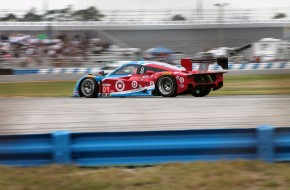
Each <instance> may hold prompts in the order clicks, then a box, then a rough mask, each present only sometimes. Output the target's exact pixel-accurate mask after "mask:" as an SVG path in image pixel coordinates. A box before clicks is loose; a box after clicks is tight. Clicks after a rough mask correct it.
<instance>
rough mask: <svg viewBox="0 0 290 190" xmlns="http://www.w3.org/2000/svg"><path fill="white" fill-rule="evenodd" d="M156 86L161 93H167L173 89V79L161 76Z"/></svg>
mask: <svg viewBox="0 0 290 190" xmlns="http://www.w3.org/2000/svg"><path fill="white" fill-rule="evenodd" d="M158 87H159V91H160V92H161V93H162V94H164V95H168V94H170V93H171V92H172V90H173V81H172V80H171V79H170V78H169V77H164V78H161V79H160V81H159V85H158Z"/></svg>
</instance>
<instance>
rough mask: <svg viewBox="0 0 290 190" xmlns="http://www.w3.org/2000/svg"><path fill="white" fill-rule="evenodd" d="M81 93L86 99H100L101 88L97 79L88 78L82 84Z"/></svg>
mask: <svg viewBox="0 0 290 190" xmlns="http://www.w3.org/2000/svg"><path fill="white" fill-rule="evenodd" d="M80 91H81V93H82V94H83V95H84V96H85V97H86V98H96V97H98V92H99V87H98V84H97V82H96V81H95V79H93V78H86V79H85V80H83V81H82V83H81V86H80Z"/></svg>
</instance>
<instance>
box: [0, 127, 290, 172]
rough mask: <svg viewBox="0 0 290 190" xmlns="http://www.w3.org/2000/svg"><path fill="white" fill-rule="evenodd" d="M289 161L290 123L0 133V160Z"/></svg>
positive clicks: (99, 162)
mask: <svg viewBox="0 0 290 190" xmlns="http://www.w3.org/2000/svg"><path fill="white" fill-rule="evenodd" d="M220 159H222V160H234V159H245V160H256V159H260V160H263V161H265V162H269V163H271V162H279V161H290V128H273V127H272V126H267V125H263V126H260V127H258V128H248V129H204V130H180V131H144V132H93V133H70V132H67V131H58V132H55V133H52V134H31V135H6V136H0V165H9V166H40V165H48V164H76V165H79V166H111V165H152V164H159V163H167V162H191V161H217V160H220Z"/></svg>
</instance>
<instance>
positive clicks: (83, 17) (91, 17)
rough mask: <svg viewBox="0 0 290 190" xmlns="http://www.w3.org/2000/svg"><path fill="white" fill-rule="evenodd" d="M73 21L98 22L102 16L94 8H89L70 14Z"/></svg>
mask: <svg viewBox="0 0 290 190" xmlns="http://www.w3.org/2000/svg"><path fill="white" fill-rule="evenodd" d="M72 16H73V17H74V18H75V20H79V21H99V20H101V18H102V17H104V15H102V14H101V13H100V12H99V10H97V9H96V8H95V7H93V6H92V7H89V8H87V9H83V10H78V11H76V12H74V13H73V14H72Z"/></svg>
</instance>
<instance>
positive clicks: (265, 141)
mask: <svg viewBox="0 0 290 190" xmlns="http://www.w3.org/2000/svg"><path fill="white" fill-rule="evenodd" d="M257 140H258V142H257V153H258V158H259V159H260V160H262V161H265V162H269V163H272V162H273V160H274V128H273V127H272V126H270V125H262V126H259V127H258V128H257Z"/></svg>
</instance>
